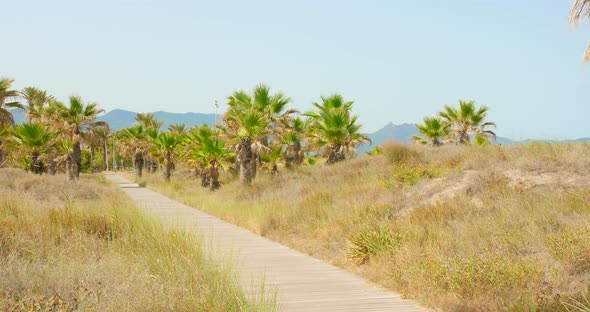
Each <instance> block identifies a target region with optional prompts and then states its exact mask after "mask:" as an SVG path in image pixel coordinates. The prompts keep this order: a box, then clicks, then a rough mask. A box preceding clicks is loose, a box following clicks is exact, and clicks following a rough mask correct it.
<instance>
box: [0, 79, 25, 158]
mask: <svg viewBox="0 0 590 312" xmlns="http://www.w3.org/2000/svg"><path fill="white" fill-rule="evenodd" d="M13 83H14V80H13V79H8V78H1V79H0V132H2V131H5V130H7V128H8V127H10V126H12V125H13V124H14V117H13V116H12V113H11V112H10V109H11V108H20V109H23V106H22V105H21V104H20V103H19V102H18V101H17V100H16V99H17V97H18V91H16V90H11V89H10V88H11V87H12V84H13ZM0 139H2V137H0ZM4 158H5V155H4V150H3V149H2V141H1V140H0V165H1V164H3V163H4Z"/></svg>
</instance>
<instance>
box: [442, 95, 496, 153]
mask: <svg viewBox="0 0 590 312" xmlns="http://www.w3.org/2000/svg"><path fill="white" fill-rule="evenodd" d="M488 110H489V107H487V106H481V107H480V108H477V107H476V106H475V101H463V100H459V107H458V108H457V107H452V106H449V105H445V107H444V110H443V111H442V112H440V113H439V116H440V117H442V118H443V119H444V121H445V122H446V123H448V124H449V131H450V141H454V142H457V143H459V144H468V143H469V142H470V138H471V137H475V136H481V137H482V138H484V139H485V140H488V141H489V138H490V137H493V138H495V137H496V134H495V133H494V132H493V131H491V130H488V129H487V128H488V127H496V124H495V123H494V122H491V121H486V122H484V120H485V118H486V116H487V114H488Z"/></svg>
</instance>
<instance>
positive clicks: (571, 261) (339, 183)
mask: <svg viewBox="0 0 590 312" xmlns="http://www.w3.org/2000/svg"><path fill="white" fill-rule="evenodd" d="M589 154H590V144H560V145H552V144H541V143H533V144H529V145H518V146H510V147H499V146H488V147H485V148H476V147H460V146H445V147H442V148H426V147H418V146H413V147H403V146H396V145H392V146H386V147H385V148H383V150H382V154H381V155H377V156H362V157H358V158H357V159H353V160H350V161H347V162H344V163H341V164H336V165H332V166H326V165H322V164H318V165H316V166H309V167H303V168H301V169H300V170H293V171H290V170H286V169H282V170H281V173H280V174H279V175H278V176H277V177H274V178H272V177H270V176H269V175H266V174H260V175H259V177H257V178H256V180H255V182H254V185H253V186H252V187H249V188H247V187H243V186H241V185H240V184H239V182H238V181H237V180H236V178H235V177H232V176H230V175H226V176H224V177H223V179H222V183H223V187H222V189H221V190H219V191H217V192H210V191H209V190H206V189H202V188H201V187H200V186H199V181H197V180H196V179H195V178H194V177H193V176H192V175H191V174H188V173H186V172H176V173H175V175H173V177H172V182H170V183H165V182H164V181H163V180H162V179H161V177H160V175H159V174H157V175H152V176H146V177H145V178H144V179H143V181H144V183H145V185H146V186H147V187H149V188H153V189H155V190H158V191H160V192H162V193H163V194H165V195H168V196H170V197H172V198H175V199H178V200H180V201H182V202H184V203H186V204H188V205H191V206H194V207H198V208H201V209H203V210H205V211H208V212H210V213H212V214H214V215H217V216H219V217H221V218H222V219H225V220H227V221H229V222H232V223H235V224H237V225H240V226H242V227H245V228H247V229H250V230H251V231H253V232H255V233H258V234H260V235H263V236H265V237H268V238H270V239H272V240H275V241H278V242H281V243H283V244H285V245H288V246H290V247H292V248H295V249H298V250H300V251H302V252H305V253H307V254H310V255H312V256H314V257H317V258H320V259H323V260H325V261H327V262H330V263H333V264H335V265H337V266H340V267H343V268H345V269H347V270H350V271H352V272H355V273H357V274H360V275H362V276H363V277H365V278H367V279H369V280H371V281H373V282H375V283H378V284H380V285H382V286H384V287H388V288H390V289H393V290H395V291H398V292H401V293H402V294H403V295H404V296H405V297H408V298H412V299H415V300H417V301H418V302H420V303H423V304H426V305H428V306H432V307H435V308H438V309H442V310H448V311H531V310H532V311H567V310H568V307H571V306H572V305H574V304H576V303H581V302H586V300H585V299H584V298H587V297H588V296H589V290H590V289H589V287H590V270H589V268H590V266H589V264H590V245H589V244H588V242H590V180H589V178H590V158H589V157H587V155H589ZM516 169H517V170H519V172H520V173H519V176H517V177H514V176H509V175H507V174H506V173H507V172H508V171H510V170H516ZM543 175H545V176H548V177H550V178H549V180H547V179H546V178H542V179H541V178H540V177H544V176H543ZM464 177H469V179H466V178H464ZM521 177H523V178H526V179H528V180H527V181H529V180H530V181H532V182H530V183H529V182H527V183H528V184H522V183H516V182H515V181H513V179H515V178H521ZM571 181H574V182H571ZM444 192H447V193H449V194H452V196H448V197H446V198H442V199H441V200H440V201H438V202H431V201H428V199H431V198H433V196H434V195H437V194H440V193H444ZM569 309H570V310H571V309H572V308H569Z"/></svg>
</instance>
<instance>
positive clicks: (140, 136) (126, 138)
mask: <svg viewBox="0 0 590 312" xmlns="http://www.w3.org/2000/svg"><path fill="white" fill-rule="evenodd" d="M117 136H118V138H119V139H121V144H122V147H123V153H124V154H127V155H130V156H132V157H133V166H134V167H135V175H136V176H137V177H140V178H141V176H142V172H143V163H144V154H145V153H146V152H147V150H148V149H149V143H148V139H147V138H148V136H147V131H146V129H145V128H144V127H143V126H142V125H140V124H135V125H133V126H131V127H129V128H125V129H122V130H120V131H119V133H118V135H117Z"/></svg>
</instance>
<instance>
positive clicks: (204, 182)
mask: <svg viewBox="0 0 590 312" xmlns="http://www.w3.org/2000/svg"><path fill="white" fill-rule="evenodd" d="M199 171H200V175H201V187H209V186H210V185H211V179H210V177H209V171H208V170H207V169H206V168H201V169H199Z"/></svg>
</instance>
